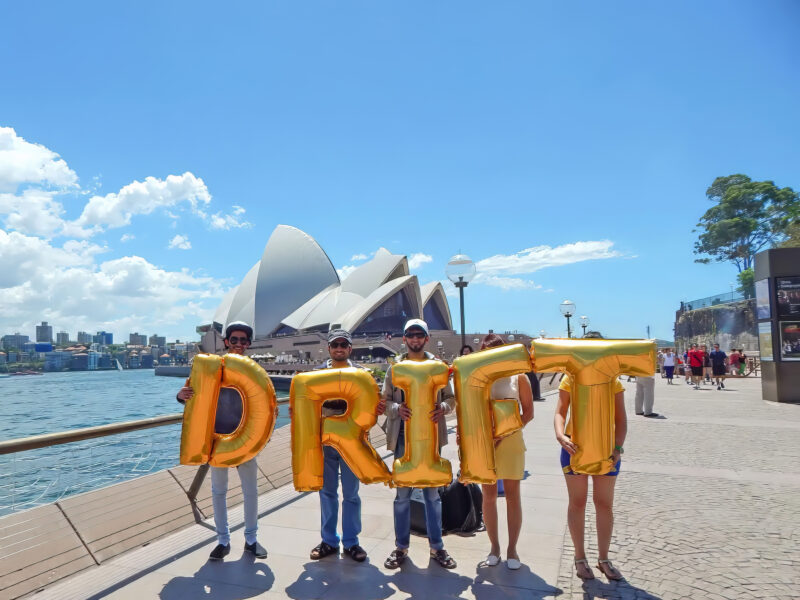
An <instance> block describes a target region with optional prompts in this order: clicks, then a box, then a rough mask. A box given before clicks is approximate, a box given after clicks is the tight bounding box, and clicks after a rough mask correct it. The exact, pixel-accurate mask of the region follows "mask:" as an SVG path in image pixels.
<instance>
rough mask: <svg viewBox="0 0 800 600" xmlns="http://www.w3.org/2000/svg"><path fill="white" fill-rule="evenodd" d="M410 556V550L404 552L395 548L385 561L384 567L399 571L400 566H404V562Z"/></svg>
mask: <svg viewBox="0 0 800 600" xmlns="http://www.w3.org/2000/svg"><path fill="white" fill-rule="evenodd" d="M407 556H408V550H404V549H402V548H395V549H394V550H392V553H391V554H390V555H389V558H387V559H386V560H385V561H383V566H384V567H386V568H387V569H397V568H399V567H400V565H402V564H403V561H404V560H405V559H406V557H407Z"/></svg>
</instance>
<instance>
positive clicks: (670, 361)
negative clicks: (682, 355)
mask: <svg viewBox="0 0 800 600" xmlns="http://www.w3.org/2000/svg"><path fill="white" fill-rule="evenodd" d="M664 366H665V367H674V366H675V353H674V352H670V353H669V354H665V355H664Z"/></svg>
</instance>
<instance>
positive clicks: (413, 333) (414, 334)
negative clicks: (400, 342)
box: [405, 331, 426, 339]
mask: <svg viewBox="0 0 800 600" xmlns="http://www.w3.org/2000/svg"><path fill="white" fill-rule="evenodd" d="M405 336H406V337H407V338H409V339H414V338H418V339H419V338H424V337H426V334H425V332H424V331H407V332H406V334H405Z"/></svg>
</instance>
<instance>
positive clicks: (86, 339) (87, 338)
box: [78, 331, 94, 345]
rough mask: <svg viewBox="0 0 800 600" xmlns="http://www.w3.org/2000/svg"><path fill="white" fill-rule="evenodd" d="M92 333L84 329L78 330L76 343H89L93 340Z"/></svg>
mask: <svg viewBox="0 0 800 600" xmlns="http://www.w3.org/2000/svg"><path fill="white" fill-rule="evenodd" d="M93 341H94V340H93V339H92V334H91V333H87V332H86V331H79V332H78V343H79V344H86V345H89V344H91V343H92V342H93Z"/></svg>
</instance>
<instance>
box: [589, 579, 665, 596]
mask: <svg viewBox="0 0 800 600" xmlns="http://www.w3.org/2000/svg"><path fill="white" fill-rule="evenodd" d="M583 591H584V592H585V593H584V596H583V598H584V600H594V598H614V600H629V599H630V600H634V599H635V600H661V596H656V595H654V594H651V593H649V592H646V591H645V590H643V589H641V588H638V587H636V586H633V585H631V584H630V583H628V582H627V581H626V580H625V579H623V580H621V581H608V582H606V581H603V580H602V579H600V578H595V579H590V580H589V581H584V582H583Z"/></svg>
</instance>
